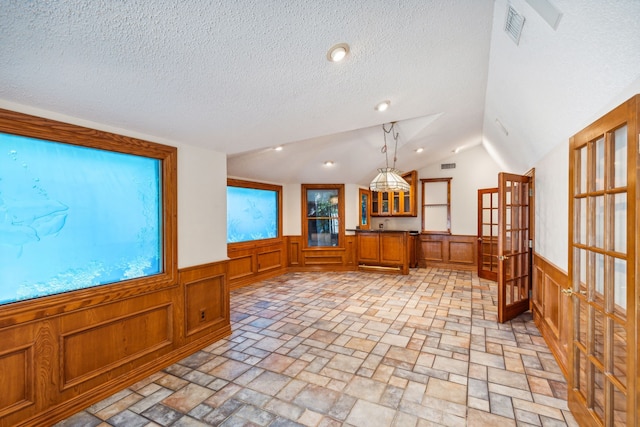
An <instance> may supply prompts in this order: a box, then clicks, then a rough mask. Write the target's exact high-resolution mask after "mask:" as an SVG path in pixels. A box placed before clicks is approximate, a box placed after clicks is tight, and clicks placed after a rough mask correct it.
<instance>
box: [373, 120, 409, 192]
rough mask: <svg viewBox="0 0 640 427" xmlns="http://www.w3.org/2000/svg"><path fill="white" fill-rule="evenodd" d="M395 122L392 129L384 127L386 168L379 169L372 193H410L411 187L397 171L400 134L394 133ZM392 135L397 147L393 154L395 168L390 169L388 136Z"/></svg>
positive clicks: (383, 149)
mask: <svg viewBox="0 0 640 427" xmlns="http://www.w3.org/2000/svg"><path fill="white" fill-rule="evenodd" d="M394 126H395V122H394V123H391V128H390V129H389V130H387V129H386V128H385V127H384V124H383V125H382V131H383V132H384V145H383V146H382V150H381V151H382V152H383V153H384V155H385V164H386V167H384V168H380V169H378V175H376V177H375V178H373V181H371V184H369V189H370V190H371V191H377V192H379V193H385V192H394V191H409V190H410V189H411V186H410V185H409V183H407V181H405V180H404V178H402V177H401V176H400V171H399V170H398V169H396V153H397V151H398V133H394V132H393V129H394ZM388 133H391V135H392V136H393V139H394V141H395V147H394V152H393V167H391V168H390V167H389V155H388V154H387V134H388Z"/></svg>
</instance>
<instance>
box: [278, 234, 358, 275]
mask: <svg viewBox="0 0 640 427" xmlns="http://www.w3.org/2000/svg"><path fill="white" fill-rule="evenodd" d="M286 242H287V243H286V247H287V267H288V269H287V271H351V270H355V269H356V268H357V265H356V251H357V248H356V236H354V235H345V236H344V248H327V249H317V248H316V249H303V238H302V236H287V237H286Z"/></svg>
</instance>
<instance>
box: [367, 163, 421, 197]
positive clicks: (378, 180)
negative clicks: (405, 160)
mask: <svg viewBox="0 0 640 427" xmlns="http://www.w3.org/2000/svg"><path fill="white" fill-rule="evenodd" d="M369 189H370V190H371V191H377V192H380V193H384V192H386V191H409V190H410V189H411V187H410V186H409V184H408V183H407V181H405V180H404V178H402V177H401V176H400V171H399V170H398V169H393V168H380V169H378V175H376V177H375V178H373V181H371V184H369Z"/></svg>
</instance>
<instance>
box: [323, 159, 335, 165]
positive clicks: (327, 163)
mask: <svg viewBox="0 0 640 427" xmlns="http://www.w3.org/2000/svg"><path fill="white" fill-rule="evenodd" d="M334 164H335V163H333V160H327V161H326V162H324V165H325V166H333V165H334Z"/></svg>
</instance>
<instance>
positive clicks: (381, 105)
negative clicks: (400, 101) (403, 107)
mask: <svg viewBox="0 0 640 427" xmlns="http://www.w3.org/2000/svg"><path fill="white" fill-rule="evenodd" d="M390 105H391V101H389V100H388V99H386V100H384V101H382V102H381V103H379V104H378V105H376V106H375V110H376V111H381V112H382V111H386V110H387V108H389V106H390Z"/></svg>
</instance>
